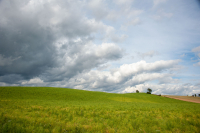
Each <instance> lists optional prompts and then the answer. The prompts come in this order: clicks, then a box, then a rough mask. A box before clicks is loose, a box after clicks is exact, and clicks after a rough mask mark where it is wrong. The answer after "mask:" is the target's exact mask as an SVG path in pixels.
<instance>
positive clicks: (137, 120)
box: [0, 87, 200, 133]
mask: <svg viewBox="0 0 200 133" xmlns="http://www.w3.org/2000/svg"><path fill="white" fill-rule="evenodd" d="M0 132H1V133H4V132H6V133H7V132H19V133H23V132H24V133H25V132H26V133H29V132H30V133H43V132H51V133H57V132H65V133H69V132H73V133H79V132H97V133H98V132H99V133H100V132H101V133H104V132H105V133H106V132H107V133H115V132H119V133H131V132H134V133H151V132H152V133H158V132H162V133H165V132H166V133H168V132H173V133H182V132H187V133H188V132H191V133H193V132H196V133H199V132H200V104H198V103H191V102H185V101H180V100H175V99H170V98H165V97H160V96H155V95H150V94H145V93H129V94H113V93H103V92H92V91H83V90H75V89H66V88H53V87H0Z"/></svg>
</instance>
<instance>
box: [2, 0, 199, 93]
mask: <svg viewBox="0 0 200 133" xmlns="http://www.w3.org/2000/svg"><path fill="white" fill-rule="evenodd" d="M0 18H1V19H0V86H50V87H64V88H74V89H82V90H90V91H102V92H109V93H134V92H135V91H136V90H139V91H140V92H146V91H147V89H148V88H151V89H152V93H154V94H162V95H163V94H168V95H194V94H199V93H200V1H199V0H148V1H147V0H12V1H11V0H0Z"/></svg>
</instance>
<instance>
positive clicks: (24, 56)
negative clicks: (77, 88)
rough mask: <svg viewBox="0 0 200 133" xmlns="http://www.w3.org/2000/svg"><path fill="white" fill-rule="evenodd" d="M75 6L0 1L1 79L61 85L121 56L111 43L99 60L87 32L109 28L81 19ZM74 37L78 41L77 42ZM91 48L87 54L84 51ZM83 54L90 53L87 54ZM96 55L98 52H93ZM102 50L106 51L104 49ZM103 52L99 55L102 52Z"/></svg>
mask: <svg viewBox="0 0 200 133" xmlns="http://www.w3.org/2000/svg"><path fill="white" fill-rule="evenodd" d="M80 4H81V3H79V2H70V1H51V2H40V1H12V2H11V1H6V0H2V1H1V2H0V17H1V20H0V40H1V41H0V61H1V63H0V76H1V78H0V80H1V82H6V83H11V81H12V80H11V79H14V78H15V80H13V83H14V82H15V81H16V80H19V81H20V80H22V79H23V78H24V79H31V78H33V77H41V78H42V79H44V80H45V81H60V80H63V79H65V78H68V79H69V78H71V77H73V76H74V75H76V74H78V73H81V72H82V71H87V70H89V69H91V68H94V67H97V66H98V65H100V64H101V63H105V62H107V61H108V60H115V59H118V58H121V56H122V51H121V49H120V48H119V47H117V46H116V45H112V46H111V48H108V50H109V52H107V54H106V55H103V56H99V55H97V54H96V53H95V52H92V51H95V50H96V48H98V47H96V48H93V49H91V48H90V47H95V45H94V44H90V45H88V43H91V41H92V38H91V34H93V33H95V32H97V31H98V30H106V29H107V28H108V27H107V26H106V25H104V24H103V23H100V22H95V21H93V20H89V19H87V18H85V17H84V16H83V15H82V12H81V9H79V8H77V7H78V6H80V7H81V5H80ZM77 39H79V40H80V41H77ZM88 49H91V50H92V51H90V50H88ZM85 52H88V53H89V54H86V53H85ZM96 52H98V51H96ZM103 52H106V50H105V51H103ZM102 54H103V53H102Z"/></svg>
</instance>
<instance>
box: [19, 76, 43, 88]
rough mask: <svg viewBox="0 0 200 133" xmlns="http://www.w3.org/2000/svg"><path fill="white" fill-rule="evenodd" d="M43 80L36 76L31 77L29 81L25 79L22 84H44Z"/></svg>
mask: <svg viewBox="0 0 200 133" xmlns="http://www.w3.org/2000/svg"><path fill="white" fill-rule="evenodd" d="M43 83H44V82H43V80H41V79H40V78H38V77H36V78H33V79H30V80H29V81H23V82H22V83H21V84H22V85H34V86H38V85H40V84H43Z"/></svg>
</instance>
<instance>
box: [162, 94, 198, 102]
mask: <svg viewBox="0 0 200 133" xmlns="http://www.w3.org/2000/svg"><path fill="white" fill-rule="evenodd" d="M162 96H163V97H168V98H173V99H177V100H182V101H187V102H193V103H200V97H192V96H173V95H162Z"/></svg>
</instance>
